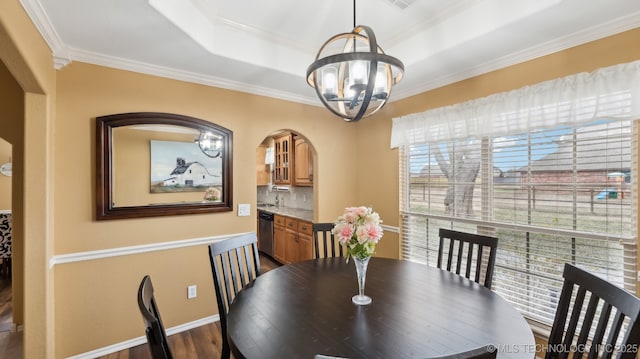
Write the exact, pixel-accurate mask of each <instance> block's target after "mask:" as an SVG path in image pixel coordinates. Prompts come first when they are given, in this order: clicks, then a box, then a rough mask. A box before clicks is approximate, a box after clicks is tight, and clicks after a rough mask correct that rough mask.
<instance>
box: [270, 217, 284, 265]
mask: <svg viewBox="0 0 640 359" xmlns="http://www.w3.org/2000/svg"><path fill="white" fill-rule="evenodd" d="M286 218H287V217H284V216H280V215H277V214H276V215H274V216H273V259H275V260H277V261H278V262H280V263H286V262H285V253H286V252H285V244H286V243H287V241H286V236H287V231H286V229H285V226H284V224H285V219H286Z"/></svg>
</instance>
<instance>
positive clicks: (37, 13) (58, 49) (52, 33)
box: [20, 0, 71, 70]
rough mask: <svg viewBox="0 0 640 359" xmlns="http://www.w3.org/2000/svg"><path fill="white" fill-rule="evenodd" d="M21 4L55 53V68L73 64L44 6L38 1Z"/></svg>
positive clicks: (58, 68)
mask: <svg viewBox="0 0 640 359" xmlns="http://www.w3.org/2000/svg"><path fill="white" fill-rule="evenodd" d="M20 4H21V5H22V7H23V8H24V10H25V11H26V13H27V15H28V16H29V18H30V19H31V21H32V22H33V24H34V25H35V26H36V29H38V31H39V32H40V34H41V35H42V37H43V38H44V41H45V42H46V43H47V46H49V49H51V52H52V53H53V67H54V68H55V69H56V70H60V69H61V68H63V67H65V66H67V65H68V64H70V63H71V57H70V56H69V51H68V49H67V45H66V44H65V43H64V42H63V41H62V39H61V38H60V36H59V35H58V32H57V31H56V29H55V28H54V27H53V24H52V23H51V20H50V19H49V16H47V13H46V12H45V11H44V9H43V8H42V4H40V2H39V1H38V0H20Z"/></svg>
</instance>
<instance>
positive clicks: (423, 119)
mask: <svg viewBox="0 0 640 359" xmlns="http://www.w3.org/2000/svg"><path fill="white" fill-rule="evenodd" d="M598 118H609V119H621V120H629V119H638V118H640V61H634V62H631V63H626V64H620V65H615V66H611V67H605V68H601V69H598V70H596V71H594V72H590V73H579V74H576V75H571V76H567V77H563V78H560V79H555V80H550V81H546V82H542V83H539V84H535V85H531V86H526V87H523V88H520V89H517V90H513V91H509V92H503V93H498V94H494V95H491V96H487V97H484V98H480V99H476V100H471V101H467V102H463V103H459V104H455V105H451V106H446V107H440V108H436V109H432V110H428V111H425V112H421V113H414V114H410V115H406V116H402V117H398V118H394V119H393V127H392V130H391V148H395V147H398V146H404V145H412V144H421V143H433V142H439V141H446V140H452V139H466V138H469V137H472V136H474V137H483V136H490V135H492V136H500V135H508V134H516V133H524V132H528V131H530V130H535V129H538V128H551V127H556V126H560V125H573V124H577V123H585V122H589V121H592V120H595V119H598Z"/></svg>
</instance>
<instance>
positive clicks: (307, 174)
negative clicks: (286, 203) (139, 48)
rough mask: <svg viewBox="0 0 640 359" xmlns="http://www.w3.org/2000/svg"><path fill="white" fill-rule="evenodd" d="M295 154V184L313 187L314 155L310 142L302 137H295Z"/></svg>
mask: <svg viewBox="0 0 640 359" xmlns="http://www.w3.org/2000/svg"><path fill="white" fill-rule="evenodd" d="M293 153H294V161H293V173H294V177H293V184H294V185H295V186H313V155H312V152H311V150H310V149H309V142H307V140H305V139H304V138H302V137H299V136H293Z"/></svg>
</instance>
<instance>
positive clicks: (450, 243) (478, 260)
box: [437, 228, 498, 289]
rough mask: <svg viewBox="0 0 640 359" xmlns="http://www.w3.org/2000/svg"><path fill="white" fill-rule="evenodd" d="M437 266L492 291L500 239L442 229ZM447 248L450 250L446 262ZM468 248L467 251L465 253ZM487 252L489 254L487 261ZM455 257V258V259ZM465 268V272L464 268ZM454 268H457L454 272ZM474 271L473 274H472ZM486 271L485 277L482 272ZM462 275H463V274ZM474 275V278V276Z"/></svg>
mask: <svg viewBox="0 0 640 359" xmlns="http://www.w3.org/2000/svg"><path fill="white" fill-rule="evenodd" d="M439 235H440V246H439V247H438V261H437V266H438V268H440V269H446V270H447V271H449V272H454V273H456V274H458V275H462V276H464V277H465V278H468V279H471V280H473V281H475V282H476V283H479V284H482V285H484V286H485V287H487V288H489V289H491V284H492V282H493V271H494V267H495V260H496V253H497V248H498V238H495V237H490V236H483V235H479V234H474V233H464V232H458V231H453V230H450V229H445V228H440V233H439ZM445 248H448V250H447V253H446V260H445V253H444V251H445ZM465 248H466V251H465ZM485 252H487V253H488V257H487V259H486V261H485V260H484V257H483V256H484V254H485ZM454 256H455V258H454ZM463 266H464V271H462V267H463ZM452 267H455V268H454V269H453V270H452ZM472 269H473V273H472ZM483 269H484V276H482V275H481V274H482V272H483ZM461 273H462V274H461ZM472 274H473V276H472Z"/></svg>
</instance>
